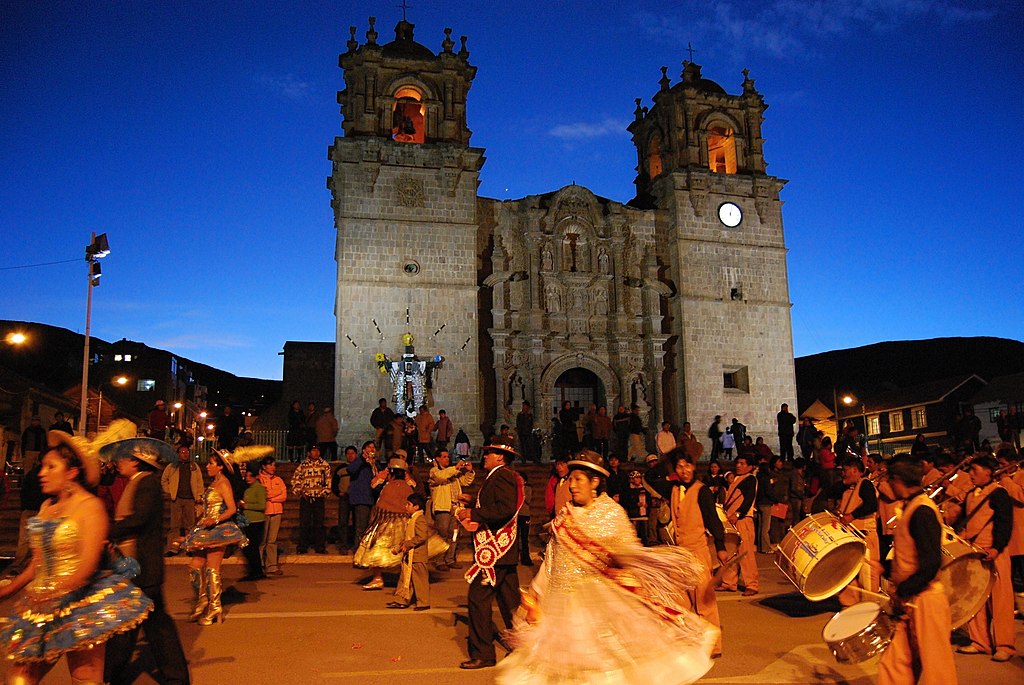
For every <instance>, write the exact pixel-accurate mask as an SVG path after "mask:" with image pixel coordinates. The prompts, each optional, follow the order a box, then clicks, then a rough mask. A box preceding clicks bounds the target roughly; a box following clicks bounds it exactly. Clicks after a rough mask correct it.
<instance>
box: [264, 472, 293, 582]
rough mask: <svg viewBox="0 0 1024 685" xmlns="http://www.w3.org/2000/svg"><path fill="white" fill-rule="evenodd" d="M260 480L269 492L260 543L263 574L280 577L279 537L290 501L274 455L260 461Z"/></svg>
mask: <svg viewBox="0 0 1024 685" xmlns="http://www.w3.org/2000/svg"><path fill="white" fill-rule="evenodd" d="M259 480H260V483H262V485H263V487H264V488H265V489H266V491H267V506H266V509H264V510H263V514H264V520H263V541H262V542H261V543H260V557H261V559H262V561H263V572H264V573H266V574H268V575H273V576H279V575H281V573H282V571H281V567H280V566H279V565H278V562H277V537H278V534H279V533H280V531H281V515H282V514H283V513H284V503H285V500H287V499H288V488H286V487H285V484H284V481H283V480H281V478H280V477H279V476H278V475H277V462H276V461H275V460H274V457H273V455H268V456H266V457H263V459H262V460H261V461H260V476H259Z"/></svg>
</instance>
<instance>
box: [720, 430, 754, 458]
mask: <svg viewBox="0 0 1024 685" xmlns="http://www.w3.org/2000/svg"><path fill="white" fill-rule="evenodd" d="M744 437H746V436H744ZM742 445H743V442H742V440H741V441H740V442H739V443H737V442H736V436H735V435H733V433H732V426H727V427H726V429H725V432H724V433H722V456H724V457H725V458H726V459H732V449H733V447H740V446H742ZM751 447H753V445H751ZM746 456H750V455H749V454H748V455H746Z"/></svg>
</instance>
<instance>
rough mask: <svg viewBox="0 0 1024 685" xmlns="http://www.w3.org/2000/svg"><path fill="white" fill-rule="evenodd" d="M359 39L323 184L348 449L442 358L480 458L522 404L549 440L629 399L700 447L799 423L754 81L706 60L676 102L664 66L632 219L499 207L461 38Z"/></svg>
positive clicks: (598, 210)
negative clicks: (373, 415)
mask: <svg viewBox="0 0 1024 685" xmlns="http://www.w3.org/2000/svg"><path fill="white" fill-rule="evenodd" d="M355 33H356V29H355V28H354V27H353V28H352V29H351V36H350V39H349V41H348V44H347V51H346V52H345V53H344V54H342V55H341V56H340V58H339V64H340V66H341V68H342V69H343V70H344V79H345V89H344V90H343V91H341V92H340V93H339V94H338V101H339V104H340V105H341V111H342V115H343V129H344V135H343V136H340V137H338V138H336V139H335V141H334V144H333V145H332V146H331V147H330V149H329V155H330V159H331V162H332V173H331V176H330V178H329V179H328V187H329V189H330V190H331V193H332V203H331V204H332V207H333V209H334V216H335V226H336V229H337V247H336V259H337V263H338V280H337V294H336V304H335V314H336V318H337V343H336V346H335V369H336V371H335V407H336V414H337V416H338V420H339V422H340V423H341V426H342V427H341V432H340V434H339V440H341V441H343V443H342V444H346V443H349V442H352V443H357V442H358V441H360V440H362V439H365V438H366V436H367V434H368V431H369V423H368V417H369V414H370V411H371V410H372V409H373V408H374V407H375V406H376V400H377V398H378V397H387V398H389V400H390V401H393V398H394V397H395V392H394V387H393V383H392V381H393V378H394V376H393V375H391V374H389V373H388V372H387V368H385V366H384V365H382V364H381V363H380V360H381V357H382V356H384V357H387V358H388V360H389V361H390V360H391V359H399V358H400V357H401V354H402V352H403V350H404V351H405V353H406V357H405V359H407V360H416V361H418V360H427V359H430V360H432V362H433V363H434V365H435V366H436V368H435V369H434V371H433V374H432V376H431V377H430V378H429V379H428V380H427V381H426V387H425V389H423V391H422V393H421V395H420V396H422V397H423V398H424V401H425V403H426V404H427V405H428V406H429V407H430V408H431V411H432V413H434V414H435V415H436V413H437V410H439V409H445V410H446V411H447V413H448V415H449V416H450V417H451V418H452V419H453V421H454V422H455V424H456V426H458V427H462V428H464V429H465V430H466V432H467V433H468V434H469V435H470V438H471V439H472V440H473V442H474V444H479V439H480V437H481V434H482V433H489V432H491V431H496V429H497V427H498V426H500V425H501V424H502V423H507V424H509V425H512V426H514V425H515V415H516V414H517V413H518V412H519V410H520V407H521V404H522V402H523V401H524V400H528V401H530V402H531V404H532V405H533V406H534V407H535V414H536V417H537V425H538V427H542V428H546V427H547V426H548V423H547V419H548V418H549V417H550V416H551V415H552V412H553V411H555V410H556V409H557V408H559V407H561V405H562V403H563V402H564V401H569V402H571V403H572V404H573V405H574V406H579V407H581V408H582V409H586V408H587V406H588V405H589V404H590V403H594V404H597V405H602V404H604V405H607V406H608V411H609V413H610V414H611V413H614V412H615V410H616V407H617V406H618V405H625V406H626V407H627V408H628V407H630V406H631V405H634V404H635V405H637V406H638V407H639V410H640V414H641V416H642V417H643V419H644V421H645V425H647V426H648V430H649V435H651V436H653V434H654V433H655V432H656V431H657V429H658V426H659V425H660V422H661V421H663V420H667V421H671V422H672V423H673V424H675V425H678V424H680V423H681V422H682V421H684V420H689V421H691V422H692V424H693V426H694V431H695V432H697V433H698V434H701V432H702V431H703V430H704V429H705V428H706V427H707V424H709V423H710V422H711V420H712V418H713V417H714V416H715V415H716V414H720V415H722V416H723V417H724V418H725V419H726V423H727V422H728V419H729V418H731V417H734V416H735V417H737V418H739V419H740V420H741V421H742V422H743V423H745V424H747V426H748V428H749V430H750V432H751V433H753V434H764V435H765V436H766V441H768V442H769V443H773V442H774V434H775V430H774V428H775V413H776V412H777V411H778V408H779V405H780V404H782V403H783V402H787V403H789V404H790V405H791V406H796V385H795V380H794V370H793V344H792V333H791V327H790V313H789V310H790V302H789V286H788V277H787V272H786V247H785V242H784V237H783V228H782V214H781V207H782V203H781V201H780V199H779V193H780V191H781V189H782V187H783V185H784V184H785V181H783V180H781V179H778V178H775V177H773V176H769V175H768V174H767V173H766V166H767V165H766V164H765V162H764V157H763V153H762V148H763V143H764V141H763V139H762V138H761V123H762V120H763V114H764V110H765V109H766V107H767V105H766V104H765V103H764V100H763V99H762V97H761V95H760V93H758V91H757V90H756V89H755V88H754V82H753V80H751V79H750V78H749V76H748V75H747V74H746V72H744V80H743V82H742V85H741V89H742V91H741V93H739V94H738V95H730V94H729V93H727V92H726V91H725V90H724V89H723V88H722V87H721V86H719V85H718V84H716V83H714V82H713V81H710V80H707V79H704V78H703V77H702V76H701V69H700V66H698V65H696V64H694V63H691V62H684V69H683V73H682V78H681V80H680V81H679V82H678V83H676V84H675V85H673V84H672V83H671V81H670V79H669V78H668V76H667V70H666V69H664V68H663V69H662V79H661V81H660V89H659V90H658V91H657V93H656V94H655V95H654V98H653V104H652V106H650V107H644V106H642V105H641V101H640V100H637V105H636V110H635V112H634V120H633V122H632V123H631V124H630V126H629V132H630V133H631V134H632V137H633V142H634V144H635V146H636V149H637V160H638V165H637V177H636V182H635V183H636V195H635V197H634V198H633V199H632V200H630V201H629V202H626V203H620V202H616V201H613V200H609V199H606V198H603V197H599V196H597V195H595V194H594V193H592V192H590V191H589V190H587V189H586V188H584V187H582V186H577V185H569V186H566V187H563V188H561V189H559V190H555V191H552V192H549V193H545V194H541V195H531V196H528V197H524V198H521V199H518V200H507V201H499V200H494V199H490V198H484V197H480V196H479V195H478V194H477V186H478V184H479V175H480V171H481V168H482V166H483V164H484V150H483V149H481V148H477V147H473V146H472V145H471V144H470V136H471V133H470V130H469V128H468V126H467V100H468V94H469V90H470V86H471V84H472V80H473V77H474V76H475V73H476V67H474V66H472V65H471V64H470V63H469V52H468V50H467V47H466V38H465V37H463V38H462V39H461V41H460V42H459V44H456V42H455V41H454V40H452V37H451V30H450V29H445V31H444V38H443V40H442V41H441V50H440V52H438V53H434V52H433V51H432V50H430V49H429V48H427V47H425V46H423V45H421V44H419V43H417V42H416V41H415V40H414V39H413V25H412V24H410V23H408V22H406V21H404V20H403V21H401V22H399V23H398V26H397V27H396V29H395V39H394V40H393V41H389V42H387V43H381V42H379V41H378V34H377V32H376V30H375V25H374V21H373V19H371V20H370V27H369V30H368V31H367V32H366V34H365V41H364V42H362V43H360V42H359V41H357V40H356V37H355ZM405 334H411V335H412V337H413V339H414V343H413V345H411V346H410V347H409V348H406V347H404V344H403V341H402V338H403V336H404V335H405ZM406 342H409V341H408V340H406ZM411 355H415V356H411ZM437 355H441V356H442V357H443V361H441V363H440V364H439V365H437V364H436V361H435V360H436V356H437ZM403 382H405V381H404V380H403ZM413 389H414V388H413V387H412V385H411V384H410V385H409V387H408V388H403V393H402V395H403V397H411V396H412V390H413ZM413 408H414V407H413Z"/></svg>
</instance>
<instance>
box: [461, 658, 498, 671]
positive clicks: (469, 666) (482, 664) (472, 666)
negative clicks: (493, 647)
mask: <svg viewBox="0 0 1024 685" xmlns="http://www.w3.org/2000/svg"><path fill="white" fill-rule="evenodd" d="M493 666H494V662H493V661H484V660H483V659H470V660H469V661H463V662H462V663H461V664H459V668H464V669H466V670H467V671H474V670H476V669H478V668H492V667H493Z"/></svg>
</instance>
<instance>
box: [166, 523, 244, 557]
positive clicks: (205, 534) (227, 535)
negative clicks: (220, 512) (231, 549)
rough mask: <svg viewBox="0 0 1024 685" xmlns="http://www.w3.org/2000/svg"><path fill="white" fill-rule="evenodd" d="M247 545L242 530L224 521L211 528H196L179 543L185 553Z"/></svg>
mask: <svg viewBox="0 0 1024 685" xmlns="http://www.w3.org/2000/svg"><path fill="white" fill-rule="evenodd" d="M247 544H249V538H247V537H246V536H245V533H244V532H242V529H241V528H239V527H238V525H237V524H235V522H234V521H225V522H224V523H218V524H217V525H216V526H214V527H213V528H200V527H199V526H196V527H195V528H193V529H192V530H190V531H189V532H188V535H186V536H185V541H184V542H182V543H181V548H182V549H183V550H185V552H187V553H191V552H202V551H204V550H208V549H217V548H218V547H228V546H229V545H237V546H238V547H245V546H246V545H247Z"/></svg>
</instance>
